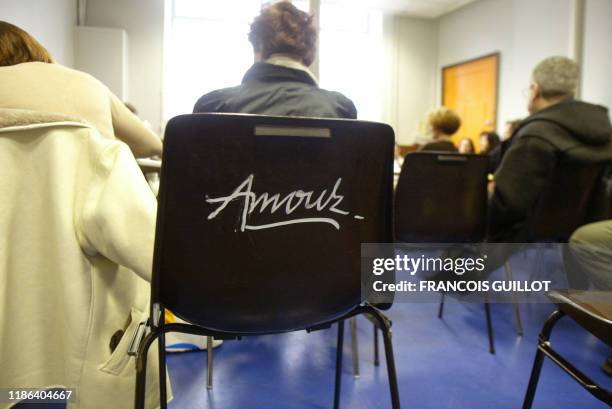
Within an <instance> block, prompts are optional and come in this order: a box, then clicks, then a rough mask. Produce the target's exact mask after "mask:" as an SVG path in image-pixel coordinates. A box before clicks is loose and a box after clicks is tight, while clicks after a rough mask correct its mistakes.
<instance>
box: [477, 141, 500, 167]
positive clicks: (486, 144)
mask: <svg viewBox="0 0 612 409" xmlns="http://www.w3.org/2000/svg"><path fill="white" fill-rule="evenodd" d="M480 153H481V154H482V155H487V156H488V158H489V172H491V173H493V172H495V170H496V169H497V166H499V162H501V141H500V139H499V135H497V133H495V132H488V131H484V132H481V133H480Z"/></svg>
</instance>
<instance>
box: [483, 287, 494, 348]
mask: <svg viewBox="0 0 612 409" xmlns="http://www.w3.org/2000/svg"><path fill="white" fill-rule="evenodd" d="M484 307H485V317H486V319H487V334H488V336H489V352H490V353H492V354H494V353H495V340H494V339H493V324H492V322H491V307H490V305H489V298H488V297H486V296H485V302H484Z"/></svg>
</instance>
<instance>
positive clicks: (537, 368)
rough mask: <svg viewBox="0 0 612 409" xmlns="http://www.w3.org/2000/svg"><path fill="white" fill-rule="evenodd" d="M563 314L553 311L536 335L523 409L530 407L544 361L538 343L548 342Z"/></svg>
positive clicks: (529, 408)
mask: <svg viewBox="0 0 612 409" xmlns="http://www.w3.org/2000/svg"><path fill="white" fill-rule="evenodd" d="M564 315H565V314H564V313H562V312H561V311H559V310H556V311H554V312H553V313H552V314H551V315H550V316H549V317H548V319H547V320H546V322H545V323H544V326H543V327H542V332H541V333H540V336H539V337H538V349H537V351H536V355H535V359H534V360H533V368H532V369H531V376H530V377H529V384H528V386H527V392H526V393H525V399H524V400H523V409H531V406H532V404H533V398H534V397H535V393H536V388H537V387H538V380H539V379H540V372H541V371H542V364H543V363H544V356H545V355H544V352H542V350H541V349H540V345H541V344H545V343H548V340H549V339H550V333H551V331H552V329H553V327H554V326H555V324H556V323H557V321H559V320H560V319H561V318H562V317H563V316H564Z"/></svg>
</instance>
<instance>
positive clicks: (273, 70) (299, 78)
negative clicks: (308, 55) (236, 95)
mask: <svg viewBox="0 0 612 409" xmlns="http://www.w3.org/2000/svg"><path fill="white" fill-rule="evenodd" d="M253 81H262V82H301V83H304V84H308V85H313V86H315V87H316V86H318V85H317V82H316V80H315V79H314V77H313V76H312V74H310V72H308V71H307V70H302V69H295V68H289V67H285V66H283V65H279V64H271V63H269V62H257V63H255V64H253V65H252V66H251V68H249V70H248V71H247V72H246V73H245V74H244V77H243V78H242V83H243V84H246V83H249V82H253Z"/></svg>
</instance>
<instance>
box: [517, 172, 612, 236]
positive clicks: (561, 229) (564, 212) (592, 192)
mask: <svg viewBox="0 0 612 409" xmlns="http://www.w3.org/2000/svg"><path fill="white" fill-rule="evenodd" d="M606 165H607V164H606V163H592V164H582V163H575V164H565V165H564V166H559V167H557V169H556V171H555V174H554V176H553V179H552V183H551V184H550V185H549V186H548V188H547V189H546V190H545V191H544V193H543V194H542V196H541V197H540V198H539V200H538V203H537V204H536V206H535V208H534V209H535V210H534V212H533V213H532V215H531V216H530V218H529V221H528V236H527V238H528V240H529V241H559V242H566V241H568V239H569V238H570V236H571V235H572V233H573V232H574V231H575V230H576V229H577V228H578V227H580V226H582V225H584V224H587V223H590V222H592V221H596V220H597V217H596V214H597V213H601V216H602V217H605V211H606V210H605V206H606V204H607V203H604V201H605V200H606V193H605V187H604V185H603V181H602V173H603V171H604V169H605V167H606ZM599 201H601V203H599Z"/></svg>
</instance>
